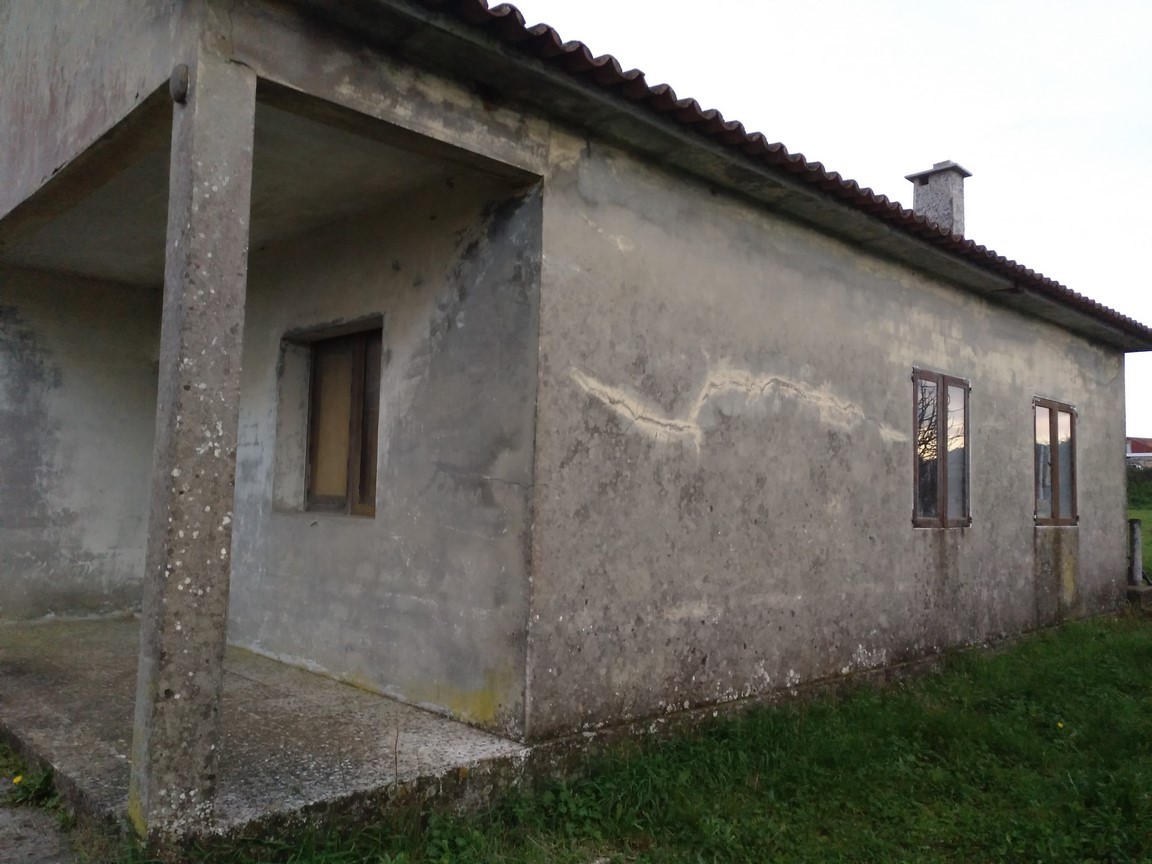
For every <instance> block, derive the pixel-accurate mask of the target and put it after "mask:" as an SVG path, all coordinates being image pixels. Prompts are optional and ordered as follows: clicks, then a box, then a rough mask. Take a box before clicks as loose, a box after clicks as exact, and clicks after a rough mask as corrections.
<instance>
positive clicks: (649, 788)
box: [124, 618, 1152, 864]
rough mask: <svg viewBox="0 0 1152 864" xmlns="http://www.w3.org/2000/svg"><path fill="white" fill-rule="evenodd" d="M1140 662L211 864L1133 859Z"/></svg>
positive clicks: (618, 771)
mask: <svg viewBox="0 0 1152 864" xmlns="http://www.w3.org/2000/svg"><path fill="white" fill-rule="evenodd" d="M1150 659H1152V622H1148V621H1141V620H1138V619H1135V618H1122V619H1119V620H1096V621H1091V622H1080V623H1074V624H1070V625H1068V626H1066V627H1064V628H1062V629H1061V630H1059V631H1049V632H1045V633H1041V634H1038V635H1035V636H1033V637H1031V638H1029V639H1027V640H1026V641H1024V642H1023V643H1022V644H1020V645H1018V646H1016V647H1014V648H1012V649H1011V650H1008V651H1005V652H1003V653H1000V654H997V655H995V656H987V655H984V654H980V653H969V654H965V655H963V656H959V657H956V658H955V659H954V660H952V661H951V662H950V663H949V664H948V668H947V670H946V672H945V673H943V674H940V675H936V676H933V677H931V678H928V679H924V680H922V681H920V682H918V683H916V684H914V685H908V686H901V687H898V688H895V689H891V690H887V691H884V692H874V691H870V690H865V691H860V692H858V693H857V694H856V695H855V696H853V697H851V698H848V699H845V700H841V701H835V702H832V701H829V702H818V703H814V704H809V705H798V704H797V705H791V706H786V707H781V708H776V709H770V710H760V711H756V712H754V713H751V714H749V715H747V716H745V717H743V718H740V719H737V720H732V721H725V722H717V723H715V725H713V726H710V727H709V728H707V729H705V730H703V731H701V732H699V733H698V734H694V735H691V736H688V737H685V738H682V739H678V740H674V741H666V742H647V743H641V744H638V745H634V746H632V747H631V748H629V749H625V750H620V751H618V752H616V753H614V754H610V755H609V756H607V757H604V758H601V759H599V760H598V761H597V762H596V763H595V764H594V765H592V766H590V768H589V771H588V773H587V776H585V777H584V778H583V779H580V780H577V781H574V782H571V783H567V784H559V785H557V784H553V785H549V786H546V787H544V788H541V789H538V790H535V791H533V792H531V793H521V794H517V795H513V796H511V797H508V798H506V799H505V800H504V801H502V802H501V803H500V804H498V805H497V806H496V807H495V808H494V809H492V810H491V811H490V812H487V813H485V814H482V815H479V816H473V817H468V818H455V817H447V816H429V817H426V818H425V819H423V820H420V819H418V818H416V817H412V818H409V819H408V820H407V821H406V822H394V823H392V824H384V825H378V826H370V827H366V828H362V829H358V830H356V831H354V832H345V833H342V834H339V835H332V836H311V837H302V838H298V839H297V840H296V841H294V842H292V843H289V844H279V843H278V844H271V843H269V844H267V845H261V844H251V843H250V844H247V845H244V846H237V847H234V848H233V849H231V850H227V851H225V852H220V851H218V852H217V853H216V854H215V855H214V856H213V857H212V860H215V861H223V862H234V864H235V862H273V861H275V862H295V864H336V862H341V864H351V862H362V861H367V862H373V864H400V862H404V864H415V862H459V864H469V862H565V864H589V862H592V861H596V860H597V859H604V860H607V861H610V862H636V864H640V862H668V864H676V862H684V864H688V862H691V864H699V862H738V861H747V862H768V861H787V862H798V864H799V862H849V861H860V862H864V861H869V862H871V861H875V862H903V861H915V862H973V861H975V862H996V861H1004V862H1018V861H1020V862H1022V861H1028V862H1035V861H1044V862H1064V861H1066V862H1130V861H1131V862H1135V861H1148V860H1152V674H1150V669H1152V663H1150ZM124 860H125V861H127V860H129V859H128V858H125V859H124ZM204 860H207V859H204Z"/></svg>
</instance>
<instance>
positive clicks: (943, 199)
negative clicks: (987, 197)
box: [904, 161, 972, 236]
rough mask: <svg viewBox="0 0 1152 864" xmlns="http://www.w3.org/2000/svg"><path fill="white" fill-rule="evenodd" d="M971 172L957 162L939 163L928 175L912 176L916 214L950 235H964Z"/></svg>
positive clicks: (927, 172)
mask: <svg viewBox="0 0 1152 864" xmlns="http://www.w3.org/2000/svg"><path fill="white" fill-rule="evenodd" d="M971 176H972V174H971V172H969V171H965V170H964V168H962V167H961V166H959V165H957V164H956V163H955V162H952V161H947V162H937V163H936V164H935V165H933V166H932V167H931V168H929V169H928V170H927V171H920V172H918V173H916V174H909V175H908V176H907V177H905V178H904V179H905V180H911V181H912V187H913V189H912V210H913V211H914V212H915V213H916V214H917V215H919V216H923V217H925V218H926V219H929V220H930V221H932V222H935V223H936V224H937V225H939V226H940V227H941V228H946V229H948V231H949V233H952V234H959V235H960V236H963V235H964V178H965V177H971Z"/></svg>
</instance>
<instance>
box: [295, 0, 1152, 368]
mask: <svg viewBox="0 0 1152 864" xmlns="http://www.w3.org/2000/svg"><path fill="white" fill-rule="evenodd" d="M289 2H291V3H293V4H294V5H296V6H297V7H298V8H301V9H302V10H305V11H307V12H309V13H311V14H313V15H316V16H320V17H323V18H326V19H328V20H330V21H332V22H333V23H335V24H338V25H340V26H343V27H346V28H350V29H353V30H355V31H356V32H357V33H359V34H360V35H361V36H365V37H370V38H371V39H372V41H373V42H375V43H376V44H380V45H382V47H385V48H387V49H389V50H392V51H394V52H396V53H397V54H399V55H400V56H402V57H405V58H406V59H409V60H411V61H413V62H416V63H418V64H421V65H431V66H433V67H435V68H440V69H443V70H444V71H446V72H448V73H449V74H452V75H455V76H458V77H461V78H466V79H472V80H476V81H478V82H479V83H480V84H482V85H485V86H486V87H490V88H492V90H494V91H496V92H497V93H500V94H503V95H504V96H505V98H508V99H510V100H513V101H515V102H517V103H521V104H524V105H526V106H529V107H532V108H534V109H536V110H538V111H540V112H541V113H542V114H545V115H548V116H551V117H554V118H556V119H558V120H561V121H563V122H566V123H570V124H572V125H573V126H576V127H579V128H584V129H589V130H591V131H594V132H595V133H596V134H597V135H598V136H599V137H602V138H603V139H605V140H607V141H609V142H611V143H614V144H618V145H621V146H623V147H625V148H627V149H629V150H632V151H634V152H637V153H639V154H641V155H643V156H645V157H646V158H648V159H650V160H651V161H653V162H656V163H660V164H663V165H665V166H667V167H669V168H672V169H676V170H680V171H685V172H688V173H690V174H693V175H695V176H696V177H698V178H700V179H702V180H705V181H706V182H708V183H710V184H713V185H716V186H719V187H723V188H725V189H727V190H729V191H731V192H733V193H734V194H737V195H740V196H743V197H747V198H751V199H754V200H756V201H757V202H759V203H761V204H763V205H765V206H766V207H767V208H769V209H771V210H773V211H775V212H778V213H782V214H784V215H786V216H789V217H791V218H793V219H796V220H798V221H801V222H803V223H806V224H808V225H811V226H814V227H816V228H818V229H820V230H822V231H824V232H827V233H829V234H832V235H834V236H837V237H839V238H841V239H843V240H845V241H847V242H850V243H854V244H856V245H858V246H860V247H861V248H863V249H867V250H868V251H870V252H872V253H874V254H877V255H882V256H884V257H886V258H890V259H893V260H896V261H900V262H901V263H904V264H906V265H908V266H911V267H913V268H914V269H916V270H919V271H921V272H926V273H929V274H931V275H933V276H936V277H937V278H941V279H943V280H945V281H948V282H950V283H953V284H956V285H958V286H961V287H963V288H966V289H968V290H971V291H974V292H976V293H979V294H982V295H985V296H987V297H989V298H990V299H992V300H993V301H995V302H999V303H1002V304H1003V305H1007V306H1011V307H1014V308H1016V309H1019V310H1020V311H1022V312H1024V313H1026V314H1030V315H1032V316H1034V317H1038V318H1041V319H1044V320H1048V321H1050V322H1052V323H1055V324H1057V325H1059V326H1061V327H1063V328H1064V329H1067V330H1071V331H1073V332H1076V333H1079V334H1080V335H1082V336H1085V337H1086V338H1089V339H1091V340H1093V341H1096V342H1101V343H1103V344H1106V345H1108V346H1110V347H1113V348H1116V349H1119V350H1122V351H1152V328H1149V327H1147V326H1145V325H1143V324H1140V323H1139V322H1136V321H1134V320H1132V319H1130V318H1127V317H1125V316H1122V315H1120V314H1119V313H1117V312H1114V311H1113V310H1111V309H1108V308H1106V307H1104V306H1102V305H1101V304H1099V303H1096V302H1095V301H1092V300H1090V299H1088V298H1086V297H1083V296H1082V295H1079V294H1077V293H1075V292H1073V291H1070V290H1069V289H1068V288H1066V287H1064V286H1063V285H1060V284H1059V283H1057V282H1055V281H1054V280H1051V279H1049V278H1047V277H1045V276H1043V275H1042V274H1039V273H1036V272H1034V271H1032V270H1029V269H1027V268H1025V267H1023V266H1022V265H1019V264H1017V263H1016V262H1015V261H1010V260H1008V259H1006V258H1004V257H1003V256H1000V255H997V254H996V253H995V252H993V251H992V250H989V249H987V248H985V247H983V246H979V245H977V244H975V243H973V242H972V241H971V240H966V239H964V238H962V237H956V236H953V235H951V234H950V233H949V232H948V231H946V230H945V229H943V228H941V227H939V226H938V225H936V224H934V223H932V222H929V221H928V220H926V219H925V218H924V217H922V216H917V215H915V214H913V213H912V211H910V210H907V209H906V208H904V207H902V206H901V205H900V204H899V203H897V202H895V201H891V200H890V199H888V198H887V197H886V196H883V195H876V194H875V193H873V192H872V190H871V189H868V188H862V187H861V186H860V185H859V184H858V183H856V182H855V181H853V180H847V179H845V178H843V177H841V176H840V175H839V174H838V173H836V172H828V171H826V170H825V169H824V167H823V165H821V164H820V163H819V162H812V163H810V162H808V161H807V160H806V159H804V157H803V156H802V155H800V154H791V153H789V152H788V150H787V149H786V148H785V147H784V146H783V145H782V144H777V143H772V142H769V141H768V140H767V139H766V138H765V137H764V136H763V135H761V134H759V133H749V132H747V131H746V130H745V129H744V127H743V126H742V125H741V124H739V123H734V122H729V121H725V120H724V118H723V117H722V116H721V115H720V114H719V112H716V111H705V110H703V109H701V108H700V106H699V105H698V104H697V103H696V102H695V100H681V99H677V98H676V95H675V93H674V91H672V89H671V88H670V87H667V86H666V85H657V86H656V87H649V86H648V85H647V83H646V82H645V81H644V78H643V75H642V74H641V73H639V72H637V71H636V70H631V71H627V72H625V71H624V70H622V68H621V67H620V64H619V63H618V62H617V61H616V60H615V58H612V57H610V56H605V57H599V58H597V57H593V56H592V55H591V53H590V52H589V51H588V49H587V47H586V46H584V45H583V44H582V43H579V42H567V43H565V42H562V41H561V40H560V38H559V35H558V34H557V33H556V31H555V30H552V29H551V28H549V27H547V26H546V25H536V26H534V27H527V26H526V25H525V22H524V19H523V17H522V16H521V15H520V13H519V12H518V11H517V10H515V8H514V7H511V6H508V5H502V6H498V7H495V8H493V9H488V7H487V5H486V4H485V3H484V2H483V0H356V2H347V0H289ZM400 22H407V23H408V24H409V25H413V24H418V25H420V26H398V24H399V23H400Z"/></svg>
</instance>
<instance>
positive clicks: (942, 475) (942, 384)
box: [912, 368, 972, 528]
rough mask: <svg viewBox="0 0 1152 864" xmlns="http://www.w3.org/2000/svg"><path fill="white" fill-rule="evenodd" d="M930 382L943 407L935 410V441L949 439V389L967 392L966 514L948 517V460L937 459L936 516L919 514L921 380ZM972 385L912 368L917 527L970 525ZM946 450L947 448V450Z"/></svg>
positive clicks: (965, 430)
mask: <svg viewBox="0 0 1152 864" xmlns="http://www.w3.org/2000/svg"><path fill="white" fill-rule="evenodd" d="M921 381H928V382H931V383H933V384H935V385H936V392H937V393H938V394H941V395H940V396H938V397H937V398H941V399H942V400H943V410H937V412H936V440H937V441H938V442H939V441H946V439H947V429H948V388H949V387H959V388H961V389H962V390H963V391H964V489H965V495H964V516H963V517H962V518H959V519H950V518H948V474H949V472H948V460H947V458H946V457H944V458H941V457H939V456H937V459H936V513H937V515H936V516H920V515H918V514H919V513H920V464H919V454H918V453H917V450H916V445H917V440H918V435H919V431H920V417H919V410H918V409H919V398H920V382H921ZM971 392H972V384H971V382H970V381H968V379H966V378H958V377H956V376H955V375H945V374H944V373H943V372H932V371H930V370H927V369H918V368H917V369H913V370H912V524H913V526H915V527H916V528H967V527H969V526H970V525H971V524H972V435H971V405H970V399H969V396H970V395H971ZM945 452H947V451H945Z"/></svg>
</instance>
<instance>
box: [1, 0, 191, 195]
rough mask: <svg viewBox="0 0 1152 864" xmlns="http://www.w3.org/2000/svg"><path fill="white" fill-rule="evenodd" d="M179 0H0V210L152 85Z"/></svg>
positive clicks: (167, 57)
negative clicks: (1, 0)
mask: <svg viewBox="0 0 1152 864" xmlns="http://www.w3.org/2000/svg"><path fill="white" fill-rule="evenodd" d="M182 5H183V4H182V3H181V0H19V2H9V3H2V4H0V81H3V82H4V85H3V86H2V87H0V129H2V130H3V136H2V140H3V142H4V146H3V147H0V177H2V178H3V182H2V183H0V216H3V215H4V214H6V213H8V211H10V210H11V209H12V208H13V207H15V206H16V205H17V204H19V203H20V202H21V201H23V200H24V199H25V198H26V197H27V196H28V195H30V194H31V193H33V192H34V191H36V190H37V189H39V188H40V186H42V185H43V184H44V182H45V181H47V180H48V179H49V178H51V176H52V175H53V174H55V173H56V171H57V170H59V169H60V168H61V167H62V166H64V165H65V164H67V163H68V162H69V161H71V160H72V159H74V158H75V157H76V156H77V155H79V154H80V153H82V152H83V151H84V150H85V149H86V148H87V147H88V146H89V145H90V144H92V142H94V141H95V140H96V139H97V138H99V137H100V136H101V135H103V134H104V133H105V132H106V131H107V130H108V129H110V128H111V127H112V126H113V125H114V124H115V123H117V122H118V121H119V120H120V119H122V118H123V117H124V116H125V115H127V114H128V112H129V111H131V110H132V108H134V107H135V106H136V105H137V104H138V103H140V102H141V101H142V100H143V99H145V98H147V96H148V95H149V94H150V93H151V92H152V91H153V90H155V89H156V88H157V87H159V86H161V85H162V84H163V83H164V82H165V81H166V80H167V79H168V76H169V74H170V73H171V71H172V63H173V60H172V57H173V55H174V52H175V50H176V49H175V46H176V45H177V44H178V40H179V38H180V19H181V16H180V15H179V14H177V13H178V11H179V9H180V7H181V6H182Z"/></svg>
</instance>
